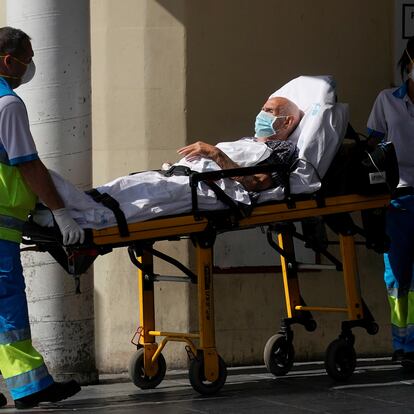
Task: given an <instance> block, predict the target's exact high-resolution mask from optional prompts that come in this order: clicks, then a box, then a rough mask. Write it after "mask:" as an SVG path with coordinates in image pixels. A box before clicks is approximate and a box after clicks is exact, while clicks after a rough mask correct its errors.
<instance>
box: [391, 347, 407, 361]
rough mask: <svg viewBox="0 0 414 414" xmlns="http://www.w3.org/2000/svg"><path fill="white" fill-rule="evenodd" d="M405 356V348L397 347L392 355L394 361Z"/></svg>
mask: <svg viewBox="0 0 414 414" xmlns="http://www.w3.org/2000/svg"><path fill="white" fill-rule="evenodd" d="M403 358H404V350H403V349H396V350H395V351H394V352H393V354H392V357H391V361H392V362H401V361H402V359H403Z"/></svg>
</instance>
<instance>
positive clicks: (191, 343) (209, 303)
mask: <svg viewBox="0 0 414 414" xmlns="http://www.w3.org/2000/svg"><path fill="white" fill-rule="evenodd" d="M323 201H324V205H323V206H321V205H320V203H319V202H318V200H316V199H308V200H303V201H296V202H295V208H290V207H289V206H288V205H287V204H286V203H284V202H280V203H276V204H268V205H259V206H257V207H255V208H254V210H253V211H252V213H251V215H250V216H249V217H245V218H242V219H240V220H239V221H238V223H237V225H236V226H235V227H234V228H233V229H220V228H218V229H215V230H217V231H218V232H221V231H228V230H241V229H247V228H252V227H256V226H265V225H270V224H272V223H278V222H289V221H297V220H300V219H303V218H307V217H314V216H324V215H328V214H336V213H345V212H354V211H361V210H366V209H375V208H383V207H386V206H387V205H388V203H389V201H390V196H389V195H379V196H361V195H356V194H351V195H345V196H335V197H326V198H324V200H323ZM210 230H211V222H210V221H209V220H208V219H207V218H197V219H196V218H195V217H194V216H193V215H191V214H188V215H184V216H177V217H165V218H159V219H154V220H149V221H145V222H139V223H136V224H130V225H129V232H130V235H129V236H128V237H121V236H120V235H119V231H118V227H116V226H115V227H111V228H106V229H103V230H94V231H93V243H94V244H95V245H97V246H107V245H114V246H116V245H117V244H119V245H124V246H125V245H127V244H128V243H129V242H131V243H135V242H140V241H142V242H149V243H154V242H155V241H158V240H166V239H168V238H171V237H181V236H189V235H191V236H194V235H196V236H197V235H200V236H202V235H203V234H204V233H206V232H209V231H210ZM339 238H340V246H341V256H342V262H343V277H344V284H345V296H346V303H347V306H346V307H344V308H331V307H326V308H324V307H319V306H317V307H315V306H304V305H303V304H302V302H301V297H300V289H299V281H298V277H297V273H296V271H295V270H294V269H291V268H290V266H289V263H288V261H287V259H286V258H285V257H283V256H281V264H282V273H283V283H284V289H285V298H286V308H287V309H286V310H287V316H288V319H294V318H296V317H298V316H300V315H301V314H304V313H306V312H307V313H309V311H314V310H317V311H326V312H343V313H346V314H347V317H348V321H349V322H350V323H351V327H352V322H353V321H359V320H363V319H364V316H365V315H364V304H363V301H362V298H361V294H360V289H359V278H358V265H357V257H356V251H355V243H354V237H353V236H352V235H340V236H339ZM194 240H195V241H196V255H197V285H198V314H199V332H198V333H183V332H164V331H157V330H156V327H155V309H154V282H148V281H147V280H145V275H144V272H142V271H141V270H138V285H139V310H140V315H139V320H140V328H139V330H138V334H139V340H138V343H137V347H138V351H137V352H138V356H137V357H136V358H135V359H134V361H133V363H131V365H130V374H131V366H132V371H133V374H132V377H134V376H135V379H134V378H133V381H134V383H135V384H136V385H137V386H139V387H141V388H153V387H155V386H156V385H158V384H159V383H160V382H161V381H162V379H163V376H164V374H165V361H164V359H163V357H162V354H161V352H162V350H163V348H164V346H165V345H166V344H167V343H168V342H169V341H179V342H184V343H186V344H187V347H186V349H187V352H188V354H189V357H190V360H191V362H190V372H189V376H190V382H191V384H192V386H193V388H194V389H195V390H196V391H198V392H200V393H201V394H212V393H214V392H217V391H218V390H219V389H220V388H221V387H222V386H223V385H224V383H225V380H226V368H225V364H224V362H223V361H222V359H221V358H220V356H219V354H218V352H217V349H216V343H215V326H214V305H213V304H214V289H213V253H212V251H213V250H212V249H213V246H212V245H211V243H205V242H204V241H203V238H202V237H201V238H199V239H198V238H197V237H195V238H194ZM197 240H198V241H197ZM278 241H279V245H280V247H282V248H283V249H284V250H286V251H291V252H292V251H293V243H292V240H291V237H290V236H289V235H288V234H283V233H280V234H279V235H278ZM138 259H139V262H140V263H141V264H142V266H143V268H144V269H147V270H148V271H149V272H150V273H152V269H153V263H152V255H151V254H150V253H148V252H146V253H145V254H143V255H142V256H140V257H139V258H138ZM358 326H359V325H358ZM308 330H313V329H312V328H310V329H308ZM157 337H163V339H162V341H161V342H160V343H159V344H157V342H156V338H157ZM275 339H276V341H275V340H273V341H271V342H272V343H271V344H270V345H269V344H267V346H266V347H267V348H268V350H267V351H266V349H265V356H266V352H268V354H269V352H270V354H269V355H271V353H272V352H273V350H274V346H276V345H277V346H278V347H280V346H281V343H280V340H281V339H283V338H282V337H281V335H280V334H279V335H278V336H277V338H275ZM345 339H346V338H345ZM288 340H289V336H288ZM346 340H347V339H346ZM195 342H198V344H196V343H195ZM282 342H283V341H282ZM268 345H269V346H268ZM345 345H346V346H348V345H347V344H346V343H345ZM350 345H351V347H352V345H353V343H351V344H350ZM283 346H284V347H285V348H284V349H285V350H286V352H287V353H289V350H290V348H289V346H290V344H289V343H288V344H287V345H286V342H283ZM286 346H287V348H286ZM341 346H342V348H343V346H344V344H343V343H339V348H340V351H341V352H340V353H341V355H343V354H344V352H343V349H342V348H341ZM334 348H335V350H334V351H335V352H336V351H338V343H336V344H335V347H334ZM269 349H270V351H269ZM352 350H353V348H352V349H351V351H350V350H349V349H348V348H346V349H345V351H347V352H351V354H352ZM345 354H346V352H345ZM335 355H336V354H335V353H334V357H333V358H335ZM351 357H352V355H351ZM269 358H271V357H269ZM265 362H266V361H265ZM267 362H268V363H267ZM267 362H266V365H272V364H271V361H270V362H269V361H267ZM345 362H346V361H345ZM351 362H352V361H351ZM134 364H135V365H134ZM333 364H334V365H335V361H334V362H333ZM351 365H352V363H351ZM268 368H269V366H268ZM353 368H354V367H352V366H351V371H353ZM270 370H271V371H272V372H274V371H273V370H272V368H271V367H270ZM282 371H283V369H282ZM333 371H334V372H333V373H332V372H331V373H330V374H332V376H333V377H335V374H338V375H337V379H342V377H341V375H343V373H341V372H339V373H337V372H335V370H333ZM348 371H349V369H348ZM274 373H275V372H274ZM276 373H280V370H278V369H276ZM328 373H329V370H328ZM351 373H352V372H351ZM282 374H283V372H282ZM345 374H346V375H345V376H347V375H348V374H349V372H346V373H345Z"/></svg>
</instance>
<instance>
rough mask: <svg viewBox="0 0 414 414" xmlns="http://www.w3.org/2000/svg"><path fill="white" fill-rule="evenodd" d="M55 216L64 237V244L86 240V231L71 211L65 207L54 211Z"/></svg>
mask: <svg viewBox="0 0 414 414" xmlns="http://www.w3.org/2000/svg"><path fill="white" fill-rule="evenodd" d="M52 213H53V216H54V217H55V220H56V223H57V225H58V226H59V229H60V232H61V233H62V237H63V244H64V245H65V246H67V245H68V244H74V243H77V242H79V243H83V241H84V240H85V232H84V231H83V229H81V228H80V227H79V225H78V223H76V221H75V220H73V218H72V217H71V216H70V214H69V212H68V211H67V210H66V209H65V208H60V209H58V210H53V211H52Z"/></svg>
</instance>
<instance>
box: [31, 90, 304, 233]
mask: <svg viewBox="0 0 414 414" xmlns="http://www.w3.org/2000/svg"><path fill="white" fill-rule="evenodd" d="M300 119H301V111H300V110H299V108H298V107H297V105H296V104H294V103H293V102H292V101H290V100H288V99H286V98H281V97H273V98H270V99H269V100H267V101H266V103H265V104H264V106H263V108H262V110H261V111H260V113H259V114H258V115H257V117H256V124H255V137H246V138H242V139H239V140H237V141H234V142H223V143H219V144H217V145H216V146H213V145H210V144H207V143H205V142H201V141H199V142H196V143H194V144H191V145H188V146H185V147H183V148H181V149H179V150H178V153H179V154H180V155H181V156H183V158H182V159H181V160H180V161H178V162H177V163H176V164H174V165H182V166H186V167H189V168H190V169H191V170H193V171H198V172H205V171H214V170H218V169H228V168H238V167H247V166H253V165H259V164H275V163H277V164H278V165H280V166H281V169H280V171H278V172H274V173H271V174H267V173H266V174H264V173H263V174H255V175H250V176H238V177H232V178H225V179H221V180H219V181H217V182H216V184H217V185H218V186H219V187H220V188H221V189H222V190H223V191H224V192H225V193H226V194H227V195H228V196H229V197H231V198H232V199H233V200H234V201H236V202H238V203H242V204H250V203H251V198H250V195H251V192H257V191H262V190H266V189H268V188H273V187H277V188H279V189H280V191H282V192H283V188H284V186H285V185H286V180H288V179H289V178H288V173H289V170H290V168H291V166H292V164H293V163H294V162H295V160H296V159H297V157H298V150H297V147H296V145H295V144H294V143H293V142H291V141H289V140H288V138H289V136H290V135H291V133H292V132H293V131H294V130H295V128H296V127H297V125H298V124H299V122H300ZM50 173H51V177H52V179H53V181H54V183H55V186H56V188H57V190H58V192H59V194H60V196H61V197H62V199H63V201H64V203H65V206H66V208H67V209H69V211H70V213H71V216H72V217H73V218H74V219H75V220H76V221H77V222H78V223H79V224H80V225H81V226H82V227H85V228H86V227H88V228H95V229H100V228H105V227H109V226H112V225H116V219H115V216H114V213H113V212H112V211H111V210H110V209H108V208H106V207H104V206H103V205H102V204H100V203H98V202H95V201H94V200H93V199H92V198H91V197H90V196H89V195H87V194H85V193H84V192H82V191H81V190H79V189H77V188H76V187H75V186H73V185H72V184H71V183H69V182H68V181H66V180H64V179H63V178H62V177H61V176H59V175H58V174H56V173H55V172H53V171H51V172H50ZM96 189H97V190H98V191H99V193H101V194H103V193H107V194H109V195H110V196H111V197H112V198H114V199H115V200H116V201H117V202H118V203H119V205H120V208H121V210H122V211H123V213H124V215H125V218H126V220H127V222H129V223H132V222H137V221H143V220H147V219H150V218H154V217H157V216H164V215H169V214H179V213H185V212H188V211H190V210H191V192H190V186H189V178H188V176H182V175H172V176H166V175H165V174H164V173H163V172H158V171H145V172H141V173H137V174H133V175H128V176H124V177H120V178H117V179H115V180H113V181H111V182H109V183H107V184H104V185H102V186H100V187H97V188H96ZM198 203H199V208H200V209H202V210H210V209H222V208H226V207H227V206H226V205H225V204H223V203H222V202H220V201H219V200H217V197H216V194H215V193H214V191H213V190H212V189H211V188H210V187H208V186H207V185H206V184H204V183H200V184H199V187H198ZM33 219H34V221H35V222H36V223H38V224H40V225H42V226H52V225H53V217H52V215H51V214H50V213H49V211H47V210H37V211H35V212H34V214H33Z"/></svg>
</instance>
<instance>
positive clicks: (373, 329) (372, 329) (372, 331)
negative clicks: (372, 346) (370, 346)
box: [367, 322, 379, 335]
mask: <svg viewBox="0 0 414 414" xmlns="http://www.w3.org/2000/svg"><path fill="white" fill-rule="evenodd" d="M378 331H379V326H378V324H377V323H376V322H372V323H370V324H369V325H368V327H367V333H368V334H369V335H376V334H377V333H378Z"/></svg>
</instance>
